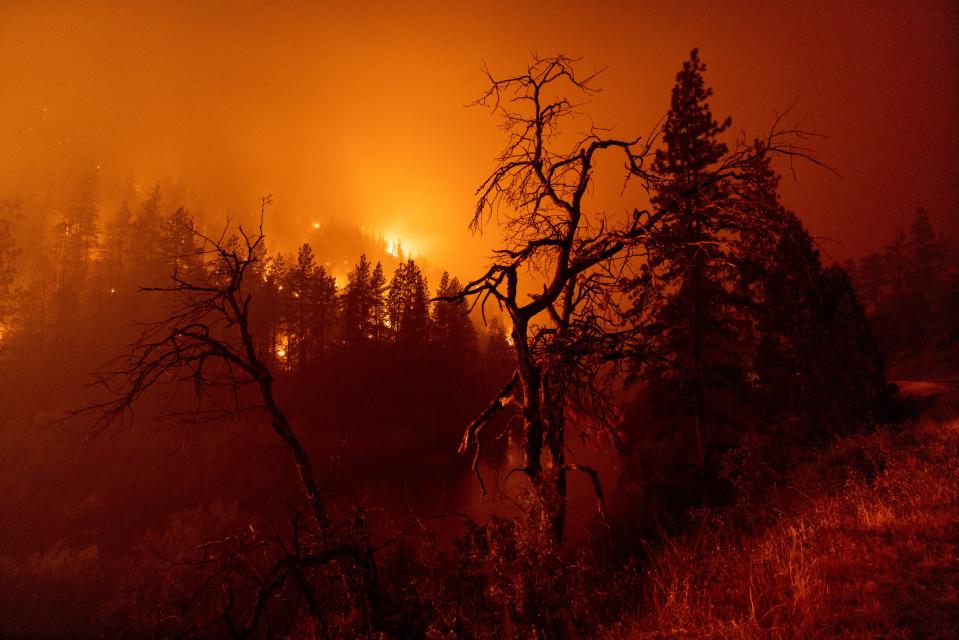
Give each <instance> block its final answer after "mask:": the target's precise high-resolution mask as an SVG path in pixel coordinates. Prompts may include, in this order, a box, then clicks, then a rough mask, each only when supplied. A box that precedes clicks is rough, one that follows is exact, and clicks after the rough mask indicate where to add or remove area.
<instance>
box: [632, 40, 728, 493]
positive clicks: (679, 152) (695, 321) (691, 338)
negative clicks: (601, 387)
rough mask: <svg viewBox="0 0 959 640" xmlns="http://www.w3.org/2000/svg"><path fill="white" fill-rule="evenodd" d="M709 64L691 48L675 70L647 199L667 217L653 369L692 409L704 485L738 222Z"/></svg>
mask: <svg viewBox="0 0 959 640" xmlns="http://www.w3.org/2000/svg"><path fill="white" fill-rule="evenodd" d="M705 70H706V66H705V65H704V64H703V63H702V62H701V60H700V58H699V52H698V50H696V49H693V51H692V52H691V54H690V58H689V60H688V61H686V62H685V63H684V64H683V68H682V70H681V71H680V72H679V73H678V74H677V76H676V84H675V86H674V88H673V92H672V100H671V104H670V109H669V113H668V115H667V117H666V122H665V124H664V126H663V135H662V139H663V143H664V145H665V146H664V148H662V149H659V150H658V151H657V152H656V158H655V161H654V163H653V170H654V171H655V172H656V174H657V175H658V176H660V177H661V179H662V184H661V185H660V186H659V188H658V189H657V191H656V193H655V194H654V197H653V199H652V202H653V205H654V207H655V208H656V209H657V211H658V212H660V214H661V215H662V216H663V219H664V221H665V223H664V225H663V227H662V230H661V231H660V232H659V238H658V242H657V246H658V247H659V250H658V252H657V253H656V254H654V255H653V256H651V259H650V267H651V268H652V270H653V272H654V273H655V274H656V275H657V277H658V279H659V281H660V283H662V284H663V285H664V286H665V291H666V295H665V297H664V298H663V299H662V300H661V303H660V305H659V310H658V313H657V314H656V315H657V316H658V317H657V320H658V324H659V326H660V327H662V328H663V330H662V334H661V338H660V349H661V350H662V354H663V355H664V356H665V357H666V358H668V359H669V360H671V365H670V366H669V367H668V368H660V369H659V370H658V371H655V372H653V374H652V377H653V379H654V382H655V383H656V384H658V385H659V386H660V387H661V397H662V398H663V399H666V398H671V399H672V402H674V403H675V406H676V409H677V411H678V412H680V411H684V410H686V408H687V407H689V408H690V409H691V412H690V413H691V415H689V416H687V419H691V421H692V422H693V424H694V431H695V436H696V449H697V458H698V463H699V466H700V470H701V472H702V477H703V482H704V496H705V493H706V492H708V490H709V485H710V483H711V477H712V470H711V468H710V466H711V462H710V450H711V447H712V444H711V441H710V440H711V437H712V434H711V430H712V426H711V425H710V421H711V419H712V418H713V417H715V416H711V415H710V414H711V409H710V406H709V405H710V403H711V402H712V400H713V398H712V397H711V395H712V394H711V392H712V391H714V390H716V388H717V387H719V386H721V385H722V384H723V383H724V381H726V380H729V379H730V378H729V375H728V373H729V372H728V371H727V369H729V365H730V364H731V363H732V361H733V359H732V358H731V357H730V356H731V355H732V354H731V353H729V351H730V349H728V348H726V347H725V343H728V342H729V341H730V340H731V334H734V333H735V331H732V330H730V328H729V326H728V319H727V318H728V316H727V307H728V306H729V304H730V300H729V292H728V291H727V289H726V287H725V285H724V281H725V280H727V279H728V278H729V274H728V267H727V265H728V264H730V258H729V255H728V250H727V249H726V248H725V247H726V246H727V244H728V243H727V241H728V235H729V234H730V233H731V232H732V231H734V230H735V229H736V223H735V222H734V221H733V220H732V218H731V217H730V215H729V214H728V210H729V208H728V207H727V201H728V199H729V193H728V191H727V184H726V182H725V181H724V180H719V179H717V178H716V173H717V171H716V169H717V165H718V163H720V162H721V160H722V159H723V157H724V156H725V155H726V154H727V152H728V149H727V146H726V145H725V144H724V143H722V142H720V141H719V140H718V139H717V137H718V136H719V135H720V134H721V133H723V132H724V131H725V130H726V129H727V128H728V127H729V126H730V124H731V120H730V119H729V118H726V119H725V120H723V121H722V122H721V123H720V122H718V121H716V120H715V119H714V118H713V115H712V112H711V111H710V108H709V104H708V100H709V98H710V96H712V93H713V92H712V89H710V88H708V87H706V84H705V81H704V79H703V72H704V71H705Z"/></svg>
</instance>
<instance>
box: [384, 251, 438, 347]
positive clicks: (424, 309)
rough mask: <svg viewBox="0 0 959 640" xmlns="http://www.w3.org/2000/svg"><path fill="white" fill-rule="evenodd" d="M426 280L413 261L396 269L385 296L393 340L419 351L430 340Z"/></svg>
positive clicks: (408, 261)
mask: <svg viewBox="0 0 959 640" xmlns="http://www.w3.org/2000/svg"><path fill="white" fill-rule="evenodd" d="M428 290H429V289H428V287H427V283H426V278H424V277H423V274H422V272H420V268H419V267H418V266H417V265H416V262H414V261H413V259H412V258H411V259H409V260H407V261H406V262H404V263H402V264H401V265H400V266H399V267H397V268H396V271H395V272H394V274H393V278H392V280H390V287H389V293H388V294H387V297H386V313H387V317H388V318H389V323H390V333H391V334H392V336H393V341H394V343H396V344H397V345H400V346H402V347H404V348H406V349H409V350H410V351H412V352H419V351H420V350H421V349H422V347H423V346H425V345H426V343H427V341H428V340H429V332H430V312H429V294H428V293H427V292H428Z"/></svg>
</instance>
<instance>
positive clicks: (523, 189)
mask: <svg viewBox="0 0 959 640" xmlns="http://www.w3.org/2000/svg"><path fill="white" fill-rule="evenodd" d="M574 66H575V65H574V61H573V60H571V59H569V58H567V57H564V56H557V57H553V58H543V59H540V58H534V60H533V63H532V64H531V65H530V66H529V67H528V68H527V69H526V71H525V73H522V74H520V75H517V76H513V77H508V78H505V79H496V78H494V77H492V76H491V75H490V76H489V81H490V86H489V88H488V90H487V91H486V93H485V94H484V95H483V96H482V97H481V98H480V99H479V100H478V101H477V103H476V104H478V105H481V106H485V107H488V108H490V109H491V110H492V111H493V113H494V114H495V115H497V116H499V117H500V119H501V121H502V124H501V127H502V129H503V130H504V132H505V134H506V138H507V143H506V147H505V149H504V150H503V152H502V153H501V154H500V155H499V156H498V158H497V165H496V168H495V169H494V170H493V172H492V173H491V174H490V176H489V177H488V178H487V179H486V180H485V181H484V182H483V183H482V184H481V185H480V187H479V189H478V190H477V196H478V200H477V203H476V208H475V212H474V215H473V219H472V222H471V224H470V227H471V229H472V230H473V231H474V232H482V231H483V230H484V229H485V227H486V226H487V224H488V223H490V221H491V220H492V219H494V218H495V219H496V221H497V222H498V223H499V225H500V227H501V229H502V234H503V235H502V239H503V241H502V246H501V248H499V249H497V250H496V251H495V252H494V255H495V257H494V260H493V262H492V264H491V265H490V266H489V268H488V269H487V271H486V272H485V273H484V274H483V275H482V276H480V277H479V278H477V279H475V280H473V281H471V282H469V283H468V284H466V286H465V287H464V288H463V290H462V292H461V293H459V294H457V295H454V296H446V297H443V298H441V299H446V300H458V299H469V300H470V301H471V304H473V305H476V304H479V305H480V306H481V307H483V308H485V305H486V304H488V303H491V302H494V303H496V304H497V305H498V306H499V307H500V308H501V309H503V310H504V311H505V313H506V315H507V316H508V318H509V320H510V322H511V325H512V326H511V328H510V330H509V336H510V343H511V348H512V351H513V357H514V359H515V364H516V369H515V372H514V373H513V374H512V376H511V377H510V378H509V380H508V381H507V382H506V384H505V385H504V386H503V387H502V388H501V389H500V390H499V392H498V393H497V394H496V395H495V397H494V398H493V400H492V402H491V403H490V405H489V407H488V408H487V409H486V410H485V411H484V412H483V413H482V414H481V415H480V416H479V417H478V418H477V419H476V420H474V421H473V422H472V423H471V424H470V425H469V426H468V428H467V429H466V432H465V433H464V435H463V440H462V443H461V446H460V452H461V453H465V452H466V451H468V450H471V449H472V450H473V451H474V453H475V455H474V461H473V466H474V469H475V468H476V462H477V460H478V457H479V453H480V447H481V435H482V431H483V428H484V427H485V426H486V425H487V424H488V423H489V422H490V421H491V420H493V419H494V418H495V417H496V416H497V415H498V414H499V413H500V412H502V411H503V410H504V408H505V407H506V406H508V405H510V404H511V403H512V402H515V404H517V405H518V406H519V408H520V411H521V413H522V418H523V425H522V435H521V438H520V442H521V446H522V448H523V451H524V458H525V462H524V464H523V466H522V468H521V469H518V470H516V471H520V472H522V473H524V474H525V475H526V476H527V478H528V479H529V481H530V484H531V489H532V491H531V502H530V507H529V515H530V516H532V520H533V522H534V523H535V524H536V526H537V527H538V529H539V533H540V534H541V535H542V536H543V538H544V539H546V540H550V541H551V542H552V543H554V544H559V543H560V542H562V539H563V531H564V525H565V517H566V494H567V474H568V472H570V471H578V472H583V473H586V474H588V475H589V477H590V479H591V480H592V482H593V486H594V488H595V490H596V495H597V500H598V503H599V509H600V511H601V513H602V514H603V515H604V516H605V506H604V500H603V494H602V489H601V486H600V483H599V479H598V475H597V474H596V471H595V470H593V469H591V468H588V467H585V466H582V465H577V464H572V463H569V462H567V459H566V447H567V421H568V417H569V415H570V414H571V412H574V411H576V410H577V409H586V410H587V411H588V412H590V413H591V414H593V415H598V414H601V413H602V408H603V407H604V406H605V405H604V403H603V401H602V394H601V393H599V391H600V385H599V384H598V382H599V379H600V378H601V377H602V376H603V375H604V373H606V368H605V367H604V363H605V362H608V361H611V360H613V359H615V357H616V354H617V353H619V352H621V351H623V350H624V348H625V345H626V344H627V343H628V341H629V337H630V335H632V333H633V332H632V331H631V330H630V329H629V328H628V327H625V326H623V325H622V323H620V322H618V321H617V320H616V316H617V314H616V313H615V312H614V309H613V308H614V307H615V306H616V304H617V300H618V298H619V296H618V295H617V289H618V287H619V283H620V282H621V281H622V280H623V271H624V269H626V268H627V265H628V263H629V261H630V258H632V257H634V256H635V255H636V254H637V252H639V251H640V250H641V247H642V242H641V240H642V239H643V238H645V237H648V236H649V234H650V232H651V229H652V227H653V226H654V220H653V219H652V217H651V216H650V214H649V213H648V212H646V211H640V210H637V209H627V210H625V211H624V212H623V213H621V214H619V215H616V214H607V213H604V212H602V211H598V210H593V209H592V208H591V207H590V206H589V204H588V200H589V198H588V194H589V193H590V190H591V187H592V184H593V174H594V171H595V169H596V163H597V162H598V161H599V158H600V156H602V155H608V154H616V155H618V156H619V157H620V158H621V160H622V162H623V169H622V172H623V175H622V177H623V179H625V180H628V179H630V178H636V177H638V178H644V177H648V176H647V174H646V172H645V170H644V168H643V162H644V159H645V158H646V156H647V154H648V152H649V141H645V142H641V141H640V140H639V139H638V138H637V139H632V140H620V139H615V138H607V137H603V136H602V135H601V132H599V131H597V130H592V131H591V132H590V133H588V134H585V135H584V136H582V137H580V138H579V139H577V140H572V141H567V140H564V138H563V136H562V135H561V134H560V126H561V124H568V123H569V122H570V121H571V120H573V119H574V118H575V116H576V108H577V105H576V104H575V103H574V102H573V101H572V100H571V99H570V98H568V97H566V95H565V93H566V92H570V93H574V94H578V95H579V97H587V96H590V95H592V94H594V93H595V92H596V90H595V89H594V88H593V86H592V81H593V79H594V77H595V75H591V76H588V77H581V76H579V75H577V72H576V70H575V68H574ZM484 490H485V489H484Z"/></svg>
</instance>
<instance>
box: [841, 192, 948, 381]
mask: <svg viewBox="0 0 959 640" xmlns="http://www.w3.org/2000/svg"><path fill="white" fill-rule="evenodd" d="M957 256H959V252H957V250H956V246H955V242H954V241H952V240H950V239H949V238H946V237H944V236H942V235H941V234H939V233H937V232H936V229H935V226H934V225H933V221H932V217H931V216H930V214H929V212H928V211H927V210H926V209H925V208H924V207H921V206H920V207H918V208H917V209H916V211H915V214H914V215H913V219H912V221H911V223H910V225H909V228H908V230H905V231H900V232H899V233H898V234H896V236H895V238H894V239H893V241H892V242H890V243H889V244H888V245H886V246H885V247H883V248H882V249H881V250H880V251H876V252H874V253H871V254H869V255H867V256H864V257H863V258H861V259H860V260H858V261H854V260H849V261H847V262H846V264H845V268H846V270H847V271H848V272H849V274H850V275H851V277H852V279H853V281H854V282H855V284H856V289H857V291H858V292H859V296H860V298H861V299H862V302H863V305H865V307H866V310H867V312H868V314H869V317H870V319H871V321H872V323H873V326H874V327H875V331H876V335H877V337H878V340H879V342H880V344H881V345H882V348H883V351H884V352H885V353H886V354H887V355H888V357H889V358H890V359H891V360H892V361H893V362H895V363H896V366H897V368H899V369H900V370H901V371H902V373H904V374H906V375H913V376H918V377H920V378H922V377H923V376H930V375H933V376H935V375H937V374H938V375H942V374H945V373H951V372H950V371H948V367H949V366H950V365H952V364H954V363H955V362H956V358H957V354H956V350H957V348H959V323H957V321H956V317H957V312H959V259H957ZM947 354H949V357H948V358H946V357H945V356H946V355H947ZM936 356H938V357H936ZM936 360H938V361H936ZM943 365H946V368H945V369H940V370H939V371H937V370H936V369H937V367H942V366H943Z"/></svg>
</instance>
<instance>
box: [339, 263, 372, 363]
mask: <svg viewBox="0 0 959 640" xmlns="http://www.w3.org/2000/svg"><path fill="white" fill-rule="evenodd" d="M374 298H375V296H374V293H373V288H372V274H371V273H370V261H369V260H367V258H366V254H363V255H361V256H360V260H359V262H358V263H357V264H356V266H354V267H353V270H352V271H350V273H349V274H348V275H347V281H346V287H344V289H343V298H342V303H341V304H342V308H343V315H342V321H343V340H344V342H346V343H347V344H352V345H355V344H362V343H366V342H368V341H370V340H371V339H372V337H373V321H372V307H373V302H374Z"/></svg>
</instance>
